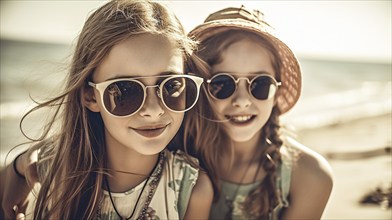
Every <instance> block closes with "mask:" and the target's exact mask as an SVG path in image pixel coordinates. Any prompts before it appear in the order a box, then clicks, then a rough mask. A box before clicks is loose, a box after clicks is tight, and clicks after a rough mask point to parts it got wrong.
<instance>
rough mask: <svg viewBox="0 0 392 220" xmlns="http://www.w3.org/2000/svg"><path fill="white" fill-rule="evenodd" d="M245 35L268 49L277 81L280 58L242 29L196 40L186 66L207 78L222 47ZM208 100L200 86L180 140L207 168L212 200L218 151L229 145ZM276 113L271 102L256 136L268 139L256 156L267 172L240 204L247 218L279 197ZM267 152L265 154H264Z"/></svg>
mask: <svg viewBox="0 0 392 220" xmlns="http://www.w3.org/2000/svg"><path fill="white" fill-rule="evenodd" d="M245 38H246V39H250V40H253V41H254V42H257V43H259V44H261V45H262V46H263V47H265V48H267V49H268V50H269V51H270V55H271V59H272V65H273V68H274V71H275V77H276V79H277V80H278V81H280V67H281V62H282V61H281V59H280V56H279V53H278V51H277V50H276V49H275V47H274V46H273V44H271V43H270V41H268V40H267V39H265V38H263V37H262V36H260V35H257V34H254V33H250V32H246V31H242V30H229V31H225V32H222V33H219V34H216V35H214V36H212V37H210V38H208V39H206V40H204V41H202V42H200V45H199V49H198V50H197V52H196V54H197V57H199V58H200V59H192V60H190V61H189V62H188V63H187V68H188V69H189V71H191V72H194V73H196V74H197V75H200V76H202V77H203V78H205V79H209V78H211V77H212V74H211V72H210V71H209V70H210V69H211V67H212V66H213V65H215V64H218V63H220V62H221V61H222V53H223V51H224V50H225V49H226V48H228V47H229V46H230V45H232V44H233V43H236V42H238V41H240V40H243V39H245ZM196 40H197V39H196ZM203 64H204V66H203ZM209 100H210V98H209V97H208V93H207V92H206V88H205V87H204V92H202V93H201V94H200V99H199V102H198V104H197V105H196V106H195V107H194V108H193V109H192V110H190V111H189V112H188V113H187V114H186V116H185V121H184V125H183V143H184V146H185V151H187V153H188V154H191V155H194V156H196V157H198V158H199V160H200V163H201V165H202V167H203V168H204V169H206V170H207V172H208V174H209V176H210V178H211V180H212V183H213V187H214V192H215V194H214V200H215V201H216V200H217V199H218V198H219V196H220V194H221V192H220V179H221V174H220V173H219V170H220V169H219V163H217V161H221V157H222V155H223V154H222V152H228V153H229V154H231V153H232V152H233V146H232V142H231V139H230V137H229V136H228V134H227V133H226V132H225V130H224V129H223V126H222V124H221V123H219V122H216V121H214V120H215V119H217V116H216V115H215V113H214V111H213V110H212V107H211V103H210V102H209ZM279 116H280V110H279V107H278V106H277V105H275V106H274V107H273V109H272V113H271V115H270V118H269V119H268V121H267V122H266V124H265V125H264V126H263V128H262V131H261V134H260V135H261V137H260V140H268V141H266V142H265V143H260V145H261V146H262V147H263V149H262V151H263V154H261V155H263V156H262V157H261V158H260V159H259V160H260V164H261V165H262V167H263V168H264V170H265V171H266V172H267V175H266V177H265V179H264V180H263V182H262V183H261V184H260V186H259V187H257V188H256V189H255V190H254V191H252V192H251V193H250V194H249V195H248V197H247V199H246V201H245V204H244V207H245V208H246V210H245V211H246V212H247V214H248V215H249V216H248V217H249V218H255V217H256V218H257V219H266V218H267V216H268V214H269V213H270V212H271V210H272V209H273V208H274V207H275V206H276V204H277V202H278V200H279V192H278V189H277V168H278V166H279V164H281V154H280V147H281V146H282V144H283V141H282V139H281V137H280V131H279V130H280V124H279ZM211 119H212V120H211ZM267 154H268V155H269V157H267V156H266V155H267Z"/></svg>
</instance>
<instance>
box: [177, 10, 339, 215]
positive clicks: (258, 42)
mask: <svg viewBox="0 0 392 220" xmlns="http://www.w3.org/2000/svg"><path fill="white" fill-rule="evenodd" d="M189 35H190V37H192V38H193V39H195V40H197V41H199V42H200V44H199V48H198V50H197V52H196V54H197V55H198V57H200V58H201V60H199V61H197V62H196V60H192V62H188V68H189V69H190V70H191V71H192V72H194V73H197V74H198V75H199V76H202V77H203V78H204V79H205V80H206V83H205V84H204V86H203V88H204V93H202V94H201V97H200V100H199V102H198V104H197V105H196V106H195V107H194V108H193V109H192V110H191V111H190V112H188V113H187V114H186V119H185V123H184V129H183V138H184V143H185V146H186V151H188V153H190V154H192V155H194V156H196V157H198V158H199V159H200V161H201V164H202V166H204V167H205V169H206V170H207V171H208V173H209V176H210V178H211V180H212V182H213V186H214V191H215V201H214V203H213V206H212V208H211V212H210V219H320V218H321V216H322V213H323V210H324V208H325V206H326V204H327V201H328V198H329V195H330V192H331V189H332V177H331V168H330V166H329V164H328V163H327V161H326V160H325V159H324V158H323V157H322V156H321V155H319V154H317V153H316V152H314V151H312V150H310V149H309V148H307V147H305V146H303V145H301V144H300V143H298V142H296V141H295V140H294V139H292V138H289V137H288V136H287V135H283V134H282V132H281V125H280V123H279V117H280V116H281V115H282V114H284V113H286V112H287V111H289V110H290V109H291V108H292V107H293V106H294V105H295V103H296V102H297V100H298V99H299V97H300V93H301V86H302V85H301V70H300V66H299V63H298V61H297V59H296V57H295V55H294V54H293V52H292V51H291V50H290V48H289V47H288V46H287V45H286V44H285V43H283V42H282V41H281V40H279V39H278V38H276V37H275V36H274V35H273V34H272V31H271V27H270V26H269V25H268V24H267V23H266V22H265V21H264V20H263V14H262V13H260V12H259V11H250V10H247V9H245V8H244V7H240V8H226V9H223V10H220V11H217V12H215V13H213V14H211V15H210V16H209V17H208V18H207V19H206V20H205V22H204V23H203V24H201V25H199V26H197V27H196V28H195V29H193V30H192V31H191V32H190V34H189ZM203 63H204V64H205V66H204V68H201V67H203V66H202V65H199V64H203ZM195 64H197V65H195ZM195 114H198V115H199V117H195V116H194V115H195Z"/></svg>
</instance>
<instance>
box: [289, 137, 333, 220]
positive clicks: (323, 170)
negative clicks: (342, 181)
mask: <svg viewBox="0 0 392 220" xmlns="http://www.w3.org/2000/svg"><path fill="white" fill-rule="evenodd" d="M295 145H297V146H296V147H297V148H298V149H299V151H300V154H299V157H298V158H297V159H298V160H297V162H294V165H293V172H292V180H291V186H290V206H289V208H288V209H287V210H285V212H284V214H283V219H321V216H322V214H323V211H324V209H325V206H326V204H327V202H328V199H329V196H330V194H331V190H332V185H333V180H332V170H331V167H330V165H329V163H328V162H327V161H326V160H325V159H324V158H323V157H322V156H321V155H319V154H318V153H316V152H314V151H311V150H310V149H308V148H306V147H304V146H302V145H300V144H299V143H297V144H295Z"/></svg>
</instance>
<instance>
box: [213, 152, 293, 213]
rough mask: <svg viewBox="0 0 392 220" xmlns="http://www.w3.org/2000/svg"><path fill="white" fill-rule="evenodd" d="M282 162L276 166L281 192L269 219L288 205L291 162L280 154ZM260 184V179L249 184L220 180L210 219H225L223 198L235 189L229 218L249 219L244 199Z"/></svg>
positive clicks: (230, 194) (225, 208) (231, 194)
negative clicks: (218, 194)
mask: <svg viewBox="0 0 392 220" xmlns="http://www.w3.org/2000/svg"><path fill="white" fill-rule="evenodd" d="M282 160H283V163H282V164H281V165H280V166H279V168H278V179H277V184H278V189H279V191H280V192H281V193H280V195H281V197H280V199H279V204H278V205H277V206H276V207H275V208H274V210H273V213H272V216H271V217H270V220H276V219H278V216H279V215H280V214H281V212H282V210H283V209H284V208H286V207H288V206H289V202H288V199H287V198H288V195H289V191H290V181H291V168H292V165H291V162H290V159H287V157H284V156H283V155H282ZM260 184H261V180H259V181H256V182H254V183H250V184H242V185H240V184H237V183H231V182H227V181H223V180H221V196H220V198H219V200H218V201H217V202H215V203H213V204H212V207H211V212H210V218H209V219H211V220H223V219H227V215H228V212H229V207H228V205H227V204H226V200H225V198H226V197H227V198H233V197H234V196H235V193H236V191H237V190H238V192H237V195H236V196H235V198H234V199H233V212H232V214H231V219H233V220H234V219H238V220H240V219H249V217H246V215H245V213H244V207H243V206H244V205H243V203H244V201H245V199H246V197H247V196H248V194H249V193H250V192H251V191H252V190H253V189H255V188H256V187H258V186H259V185H260Z"/></svg>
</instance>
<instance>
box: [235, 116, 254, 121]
mask: <svg viewBox="0 0 392 220" xmlns="http://www.w3.org/2000/svg"><path fill="white" fill-rule="evenodd" d="M251 118H252V116H250V115H249V116H242V115H241V116H232V117H231V119H232V120H233V121H234V122H246V121H248V120H249V119H251Z"/></svg>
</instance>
